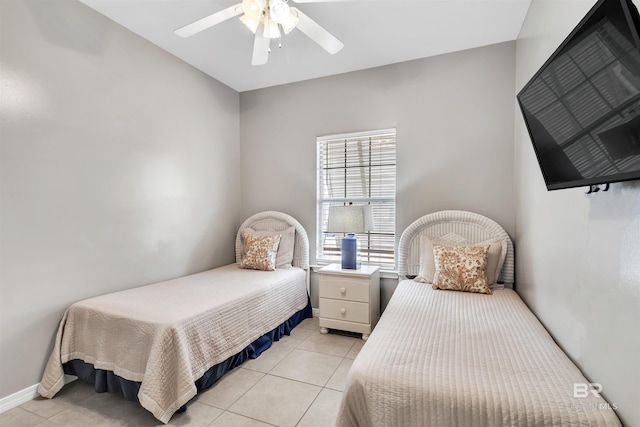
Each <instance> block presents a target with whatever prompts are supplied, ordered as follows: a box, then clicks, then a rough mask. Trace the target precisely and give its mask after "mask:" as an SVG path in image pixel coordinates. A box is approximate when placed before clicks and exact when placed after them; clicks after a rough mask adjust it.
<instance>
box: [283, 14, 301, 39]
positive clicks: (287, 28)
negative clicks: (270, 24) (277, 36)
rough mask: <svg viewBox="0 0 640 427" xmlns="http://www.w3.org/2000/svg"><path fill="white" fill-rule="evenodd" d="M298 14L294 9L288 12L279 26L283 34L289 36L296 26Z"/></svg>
mask: <svg viewBox="0 0 640 427" xmlns="http://www.w3.org/2000/svg"><path fill="white" fill-rule="evenodd" d="M298 21H299V19H298V13H297V12H296V11H295V10H294V9H290V10H289V16H287V17H286V18H285V20H284V21H283V22H282V23H281V24H280V25H282V30H283V31H284V33H285V34H289V33H290V32H291V31H292V30H293V29H294V28H295V27H296V25H298Z"/></svg>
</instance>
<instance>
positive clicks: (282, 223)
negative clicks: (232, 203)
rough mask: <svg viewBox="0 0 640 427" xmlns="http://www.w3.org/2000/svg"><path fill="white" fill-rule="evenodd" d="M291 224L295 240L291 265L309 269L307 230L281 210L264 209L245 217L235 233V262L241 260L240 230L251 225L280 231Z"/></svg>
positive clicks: (255, 227) (260, 228) (242, 247)
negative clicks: (294, 231) (294, 232)
mask: <svg viewBox="0 0 640 427" xmlns="http://www.w3.org/2000/svg"><path fill="white" fill-rule="evenodd" d="M291 226H294V227H295V229H296V240H295V245H294V248H293V262H292V264H293V266H294V267H300V268H303V269H305V270H308V269H309V237H308V236H307V232H306V231H305V229H304V228H303V227H302V225H300V223H299V222H298V221H296V220H295V218H293V217H292V216H289V215H287V214H285V213H282V212H276V211H266V212H260V213H257V214H255V215H252V216H250V217H249V218H247V219H246V220H245V221H244V222H243V223H242V225H241V226H240V228H239V229H238V233H237V234H236V262H240V261H241V260H242V254H243V251H244V245H243V241H242V230H244V229H245V228H247V227H251V228H253V229H254V230H273V231H281V230H285V229H287V228H289V227H291Z"/></svg>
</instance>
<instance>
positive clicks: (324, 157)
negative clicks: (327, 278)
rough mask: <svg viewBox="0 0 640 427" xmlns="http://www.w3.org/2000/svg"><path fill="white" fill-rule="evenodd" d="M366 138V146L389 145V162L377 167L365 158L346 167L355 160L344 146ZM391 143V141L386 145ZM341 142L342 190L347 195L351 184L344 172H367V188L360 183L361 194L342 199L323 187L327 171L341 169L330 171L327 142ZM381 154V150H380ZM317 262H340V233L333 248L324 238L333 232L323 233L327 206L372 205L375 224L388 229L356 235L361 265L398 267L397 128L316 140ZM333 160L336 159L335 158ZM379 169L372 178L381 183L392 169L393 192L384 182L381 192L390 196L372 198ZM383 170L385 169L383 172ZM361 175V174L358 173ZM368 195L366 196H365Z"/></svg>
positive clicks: (343, 196) (387, 152)
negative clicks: (343, 151) (342, 150)
mask: <svg viewBox="0 0 640 427" xmlns="http://www.w3.org/2000/svg"><path fill="white" fill-rule="evenodd" d="M367 138H368V139H369V144H372V143H373V144H376V143H378V144H380V143H384V144H386V145H389V144H392V148H390V149H389V148H386V149H385V150H384V153H383V154H384V155H390V156H391V158H392V162H391V163H383V162H382V161H381V162H380V163H379V164H378V163H375V162H374V161H372V159H371V156H369V157H368V158H366V159H364V161H363V159H362V158H361V159H360V163H359V164H356V165H355V166H354V165H353V164H351V165H348V163H349V160H354V159H355V156H353V155H351V156H349V154H348V148H347V144H349V143H350V144H354V143H358V141H360V142H361V140H363V139H367ZM390 140H391V142H389V141H390ZM341 141H344V143H345V156H344V159H345V166H344V175H345V180H344V191H345V192H347V189H348V188H353V187H349V186H348V183H351V184H353V182H351V181H348V178H347V172H348V170H349V169H354V168H362V169H367V172H368V175H367V176H368V177H369V179H368V181H367V182H368V186H367V184H364V183H363V188H362V193H363V194H360V195H358V196H355V197H345V195H344V194H342V195H341V196H342V197H338V196H331V195H328V194H325V192H326V190H325V184H326V179H327V176H328V172H327V171H328V170H329V169H335V170H340V167H339V166H338V167H333V168H330V167H329V166H328V163H327V162H329V160H328V157H329V155H328V154H327V153H329V148H328V147H329V146H328V144H329V143H340V142H341ZM368 149H369V150H370V146H369V147H368ZM380 152H382V151H380ZM316 155H317V159H316V262H317V263H318V264H319V265H325V264H331V263H339V262H340V248H339V242H340V238H341V237H342V235H341V233H336V234H335V235H334V236H333V237H334V239H335V240H333V243H332V245H333V247H332V248H331V247H329V246H327V244H326V241H327V237H331V235H333V234H334V233H328V232H327V231H326V220H327V214H328V209H329V206H331V205H346V204H350V203H353V204H371V205H372V210H373V215H374V224H376V225H379V224H381V223H383V224H384V225H385V227H388V228H387V229H382V230H379V231H376V230H372V231H371V232H367V233H363V234H357V237H358V240H359V243H360V248H359V257H360V260H361V262H362V264H365V265H377V266H380V268H381V269H383V270H395V269H396V265H397V254H396V245H395V240H396V216H397V212H396V210H397V206H396V196H397V130H396V128H388V129H379V130H371V131H364V132H352V133H343V134H335V135H325V136H320V137H317V139H316ZM334 160H335V159H334ZM376 168H377V169H379V173H378V175H375V177H374V178H373V179H375V178H379V180H380V181H382V180H383V179H386V180H389V176H388V175H385V173H386V174H388V173H389V170H391V169H392V182H393V183H392V189H391V188H390V185H389V184H388V183H386V182H385V183H384V185H382V187H380V188H383V190H381V191H389V190H392V195H383V196H380V195H377V196H372V195H371V182H372V179H371V176H372V175H374V174H373V173H372V171H373V170H374V169H376ZM383 168H384V169H383ZM360 174H364V172H361V173H360ZM367 192H368V193H369V195H367V194H364V193H367ZM331 249H333V252H328V251H327V250H329V251H330V250H331Z"/></svg>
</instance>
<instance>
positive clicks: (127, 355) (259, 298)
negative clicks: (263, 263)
mask: <svg viewBox="0 0 640 427" xmlns="http://www.w3.org/2000/svg"><path fill="white" fill-rule="evenodd" d="M247 230H249V231H251V232H252V233H254V235H261V236H265V235H266V236H274V235H278V236H280V237H279V238H280V239H281V240H280V247H279V248H278V258H277V260H276V261H275V263H277V265H278V267H280V268H276V269H275V271H259V270H250V269H240V268H238V265H239V264H240V265H242V264H243V263H244V262H245V261H246V259H248V258H250V256H249V255H248V253H245V249H246V247H247V246H246V244H247V240H245V239H243V236H245V232H246V231H247ZM284 239H289V240H291V239H294V242H293V243H292V242H291V241H289V243H286V242H285V240H284ZM271 243H273V242H271ZM465 245H466V246H467V247H471V248H474V247H477V246H482V247H484V248H485V249H483V250H484V251H486V253H487V255H486V257H485V258H484V259H485V261H486V263H485V264H486V265H484V264H483V268H485V269H486V276H487V281H486V283H484V284H485V285H488V286H485V287H484V288H481V289H480V290H479V291H478V289H473V290H474V291H478V292H486V293H490V294H482V293H475V292H459V291H452V290H441V289H437V290H436V289H433V288H432V285H431V283H432V282H433V283H436V284H440V285H442V283H444V282H442V281H441V280H440V278H438V275H439V274H440V275H441V274H442V272H443V271H444V270H443V267H442V265H441V261H442V259H443V258H442V257H441V256H440V255H441V254H442V251H443V249H442V248H443V247H454V248H455V247H458V248H459V247H462V246H465ZM465 251H466V249H465ZM465 253H466V252H465ZM308 254H309V242H308V238H307V235H306V232H305V230H304V229H303V228H302V226H301V225H300V224H299V223H298V222H297V221H296V220H295V219H293V218H292V217H290V216H288V215H286V214H283V213H279V212H263V213H260V214H256V215H254V216H252V217H251V218H249V219H247V220H246V221H245V222H244V223H243V224H242V226H241V227H240V229H239V231H238V235H237V238H236V261H237V264H232V265H228V266H224V267H220V268H218V269H214V270H210V271H205V272H203V273H199V274H194V275H190V276H186V277H182V278H178V279H175V280H170V281H166V282H162V283H157V284H154V285H149V286H143V287H140V288H135V289H130V290H126V291H122V292H116V293H113V294H109V295H104V296H100V297H96V298H91V299H88V300H84V301H80V302H78V303H76V304H73V305H72V306H71V307H70V308H69V309H68V310H67V311H66V313H65V315H64V318H63V319H62V322H61V324H60V327H59V329H58V333H57V336H56V341H55V345H54V349H53V351H52V354H51V357H50V359H49V361H48V363H47V366H46V368H45V372H44V375H43V379H42V382H41V384H40V386H39V389H38V391H39V392H40V394H41V395H42V396H44V397H53V396H54V395H55V394H56V393H57V392H58V391H59V390H60V389H61V388H62V386H63V385H64V374H65V373H68V374H74V375H77V376H78V377H79V378H81V379H83V380H86V381H90V382H94V383H95V384H96V386H95V387H96V391H111V392H121V393H122V394H124V396H125V398H127V399H129V400H138V401H139V402H140V404H141V405H142V406H143V407H144V408H146V409H147V410H149V411H150V412H151V413H152V414H153V415H154V416H155V417H156V418H157V419H158V420H160V421H162V422H165V423H166V422H168V421H169V419H170V418H171V416H172V415H173V413H175V412H176V411H179V410H182V409H184V408H185V405H186V403H187V402H188V401H189V400H190V399H191V398H192V397H193V396H195V395H196V393H197V392H198V391H200V390H203V389H206V388H208V387H210V386H211V385H212V384H213V383H215V381H216V380H217V379H219V378H220V377H222V376H223V375H224V373H226V372H227V371H229V370H230V369H233V368H234V367H236V366H238V365H240V364H241V363H242V362H243V361H244V360H246V359H247V358H248V357H252V358H255V357H257V356H259V355H260V353H261V352H262V351H264V350H265V349H267V348H269V346H270V345H271V342H272V341H274V340H278V339H279V338H280V337H281V336H282V335H283V334H288V333H289V331H290V330H291V328H293V327H295V326H296V325H297V324H298V323H300V322H301V321H302V320H303V319H304V318H306V317H311V306H310V303H309V293H308V286H309V255H308ZM434 254H435V255H434ZM434 256H435V259H432V258H433V257H434ZM272 261H273V260H272ZM398 261H399V275H400V277H401V279H404V278H407V279H405V280H401V281H400V283H399V284H398V286H397V288H396V290H395V292H394V294H393V297H392V298H391V300H390V302H389V304H388V305H387V307H386V309H385V311H384V313H383V315H382V317H381V319H380V321H379V322H378V325H377V326H376V328H375V330H374V331H373V333H372V334H371V336H370V338H369V339H368V341H367V342H366V343H365V345H364V347H363V348H362V350H361V351H360V354H359V355H358V356H357V358H356V359H355V361H354V362H353V365H352V368H351V370H350V372H349V376H348V381H347V385H346V388H345V391H344V394H343V398H342V403H341V406H340V410H339V414H338V418H337V425H338V426H340V427H348V426H381V427H382V426H384V427H388V426H470V425H473V426H531V425H539V426H548V425H563V426H565V425H581V426H582V425H588V426H619V425H620V421H619V420H618V418H617V417H616V415H615V413H614V411H613V410H612V409H611V406H610V405H609V404H608V403H606V402H605V401H604V400H603V399H602V398H600V397H599V396H598V395H597V393H586V395H585V393H582V391H583V389H582V388H579V391H581V393H580V394H576V386H575V385H576V384H578V385H582V386H583V385H586V384H588V380H587V379H586V378H585V377H584V376H583V375H582V373H581V372H580V370H579V369H578V368H577V367H576V366H575V365H574V364H573V363H572V362H571V360H570V359H569V358H568V357H567V356H566V355H565V354H564V353H563V352H562V350H561V349H560V348H559V347H558V346H557V344H556V343H555V342H554V341H553V339H552V338H551V336H550V335H549V334H548V333H547V331H546V330H545V329H544V327H543V326H542V325H541V324H540V322H539V321H538V320H537V319H536V317H535V316H534V315H533V313H531V311H530V310H529V309H528V308H527V307H526V305H525V304H524V303H523V301H522V300H521V299H520V297H519V296H518V295H517V294H516V293H515V292H514V291H513V290H512V289H511V288H512V286H513V282H514V256H513V245H512V242H511V240H510V238H509V236H508V235H507V233H506V232H505V231H504V229H503V228H502V227H500V226H499V225H498V224H497V223H495V222H494V221H492V220H490V219H488V218H486V217H483V216H481V215H477V214H474V213H470V212H462V211H443V212H438V213H434V214H430V215H426V216H424V217H422V218H420V219H419V220H417V221H415V222H414V223H413V224H412V225H411V226H409V227H408V228H407V230H405V231H404V233H403V234H402V236H401V238H400V242H399V245H398ZM434 263H435V266H436V267H437V268H436V273H435V274H436V276H433V274H434V273H433V271H432V270H433V265H431V264H434ZM416 276H417V280H421V281H422V282H427V283H421V282H418V281H416V280H412V279H413V278H414V277H416ZM432 276H433V277H432ZM474 280H475V279H474ZM483 280H484V279H483ZM441 282H442V283H441ZM487 289H489V290H488V291H487ZM467 290H469V289H467Z"/></svg>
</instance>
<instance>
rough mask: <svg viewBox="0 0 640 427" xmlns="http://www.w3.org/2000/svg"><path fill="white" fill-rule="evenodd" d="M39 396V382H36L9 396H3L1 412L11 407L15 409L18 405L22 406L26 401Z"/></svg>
mask: <svg viewBox="0 0 640 427" xmlns="http://www.w3.org/2000/svg"><path fill="white" fill-rule="evenodd" d="M38 396H40V395H39V394H38V384H34V385H32V386H31V387H27V388H25V389H24V390H20V391H17V392H15V393H13V394H12V395H9V396H7V397H3V398H2V399H0V414H1V413H3V412H6V411H8V410H9V409H13V408H15V407H16V406H20V405H22V404H23V403H25V402H28V401H30V400H33V399H35V398H36V397H38Z"/></svg>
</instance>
